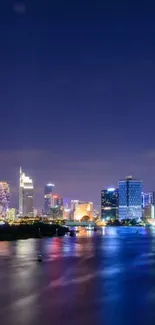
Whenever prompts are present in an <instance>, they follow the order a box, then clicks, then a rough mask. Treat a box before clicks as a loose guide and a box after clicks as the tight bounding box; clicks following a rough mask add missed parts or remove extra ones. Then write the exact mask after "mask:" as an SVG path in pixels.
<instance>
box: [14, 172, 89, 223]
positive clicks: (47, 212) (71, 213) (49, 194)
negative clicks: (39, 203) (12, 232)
mask: <svg viewBox="0 0 155 325" xmlns="http://www.w3.org/2000/svg"><path fill="white" fill-rule="evenodd" d="M54 188H55V185H54V184H52V183H48V184H46V185H45V187H44V208H43V210H42V213H41V215H42V216H45V217H46V216H47V217H51V218H52V219H58V218H60V219H67V220H77V221H78V220H81V219H82V218H83V217H84V218H89V220H93V217H94V209H93V203H92V202H80V201H79V200H71V201H69V200H67V199H64V198H61V197H60V196H59V195H56V194H55V193H54ZM36 214H37V212H36V211H35V209H34V184H33V180H32V179H31V178H30V177H29V176H27V175H26V174H25V173H24V172H23V171H22V169H21V168H20V175H19V216H29V217H31V216H35V215H36Z"/></svg>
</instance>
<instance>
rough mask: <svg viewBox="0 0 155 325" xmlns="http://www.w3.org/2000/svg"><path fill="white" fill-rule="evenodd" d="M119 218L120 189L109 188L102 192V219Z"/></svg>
mask: <svg viewBox="0 0 155 325" xmlns="http://www.w3.org/2000/svg"><path fill="white" fill-rule="evenodd" d="M116 217H118V189H114V188H108V189H107V190H103V191H101V219H116Z"/></svg>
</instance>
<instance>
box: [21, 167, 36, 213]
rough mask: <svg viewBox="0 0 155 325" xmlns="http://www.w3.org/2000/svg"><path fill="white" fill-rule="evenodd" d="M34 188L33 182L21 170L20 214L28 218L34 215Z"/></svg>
mask: <svg viewBox="0 0 155 325" xmlns="http://www.w3.org/2000/svg"><path fill="white" fill-rule="evenodd" d="M33 200H34V187H33V181H32V179H31V178H30V177H29V176H26V175H25V173H23V171H22V169H21V168H20V179H19V214H20V215H21V216H28V215H30V214H31V215H32V214H33Z"/></svg>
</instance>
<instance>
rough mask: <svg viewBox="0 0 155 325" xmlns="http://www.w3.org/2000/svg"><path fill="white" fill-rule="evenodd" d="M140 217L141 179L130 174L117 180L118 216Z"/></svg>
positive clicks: (123, 217) (121, 217)
mask: <svg viewBox="0 0 155 325" xmlns="http://www.w3.org/2000/svg"><path fill="white" fill-rule="evenodd" d="M141 217H142V181H140V180H136V179H133V178H132V176H129V177H126V179H124V180H120V181H119V218H120V219H128V218H129V219H134V218H136V219H139V218H141Z"/></svg>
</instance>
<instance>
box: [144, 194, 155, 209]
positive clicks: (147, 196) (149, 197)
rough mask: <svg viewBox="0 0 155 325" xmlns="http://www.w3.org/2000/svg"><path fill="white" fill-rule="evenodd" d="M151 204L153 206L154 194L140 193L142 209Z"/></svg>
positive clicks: (154, 201)
mask: <svg viewBox="0 0 155 325" xmlns="http://www.w3.org/2000/svg"><path fill="white" fill-rule="evenodd" d="M152 204H153V205H154V204H155V192H148V193H144V192H142V207H143V208H145V207H147V206H150V205H152Z"/></svg>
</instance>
